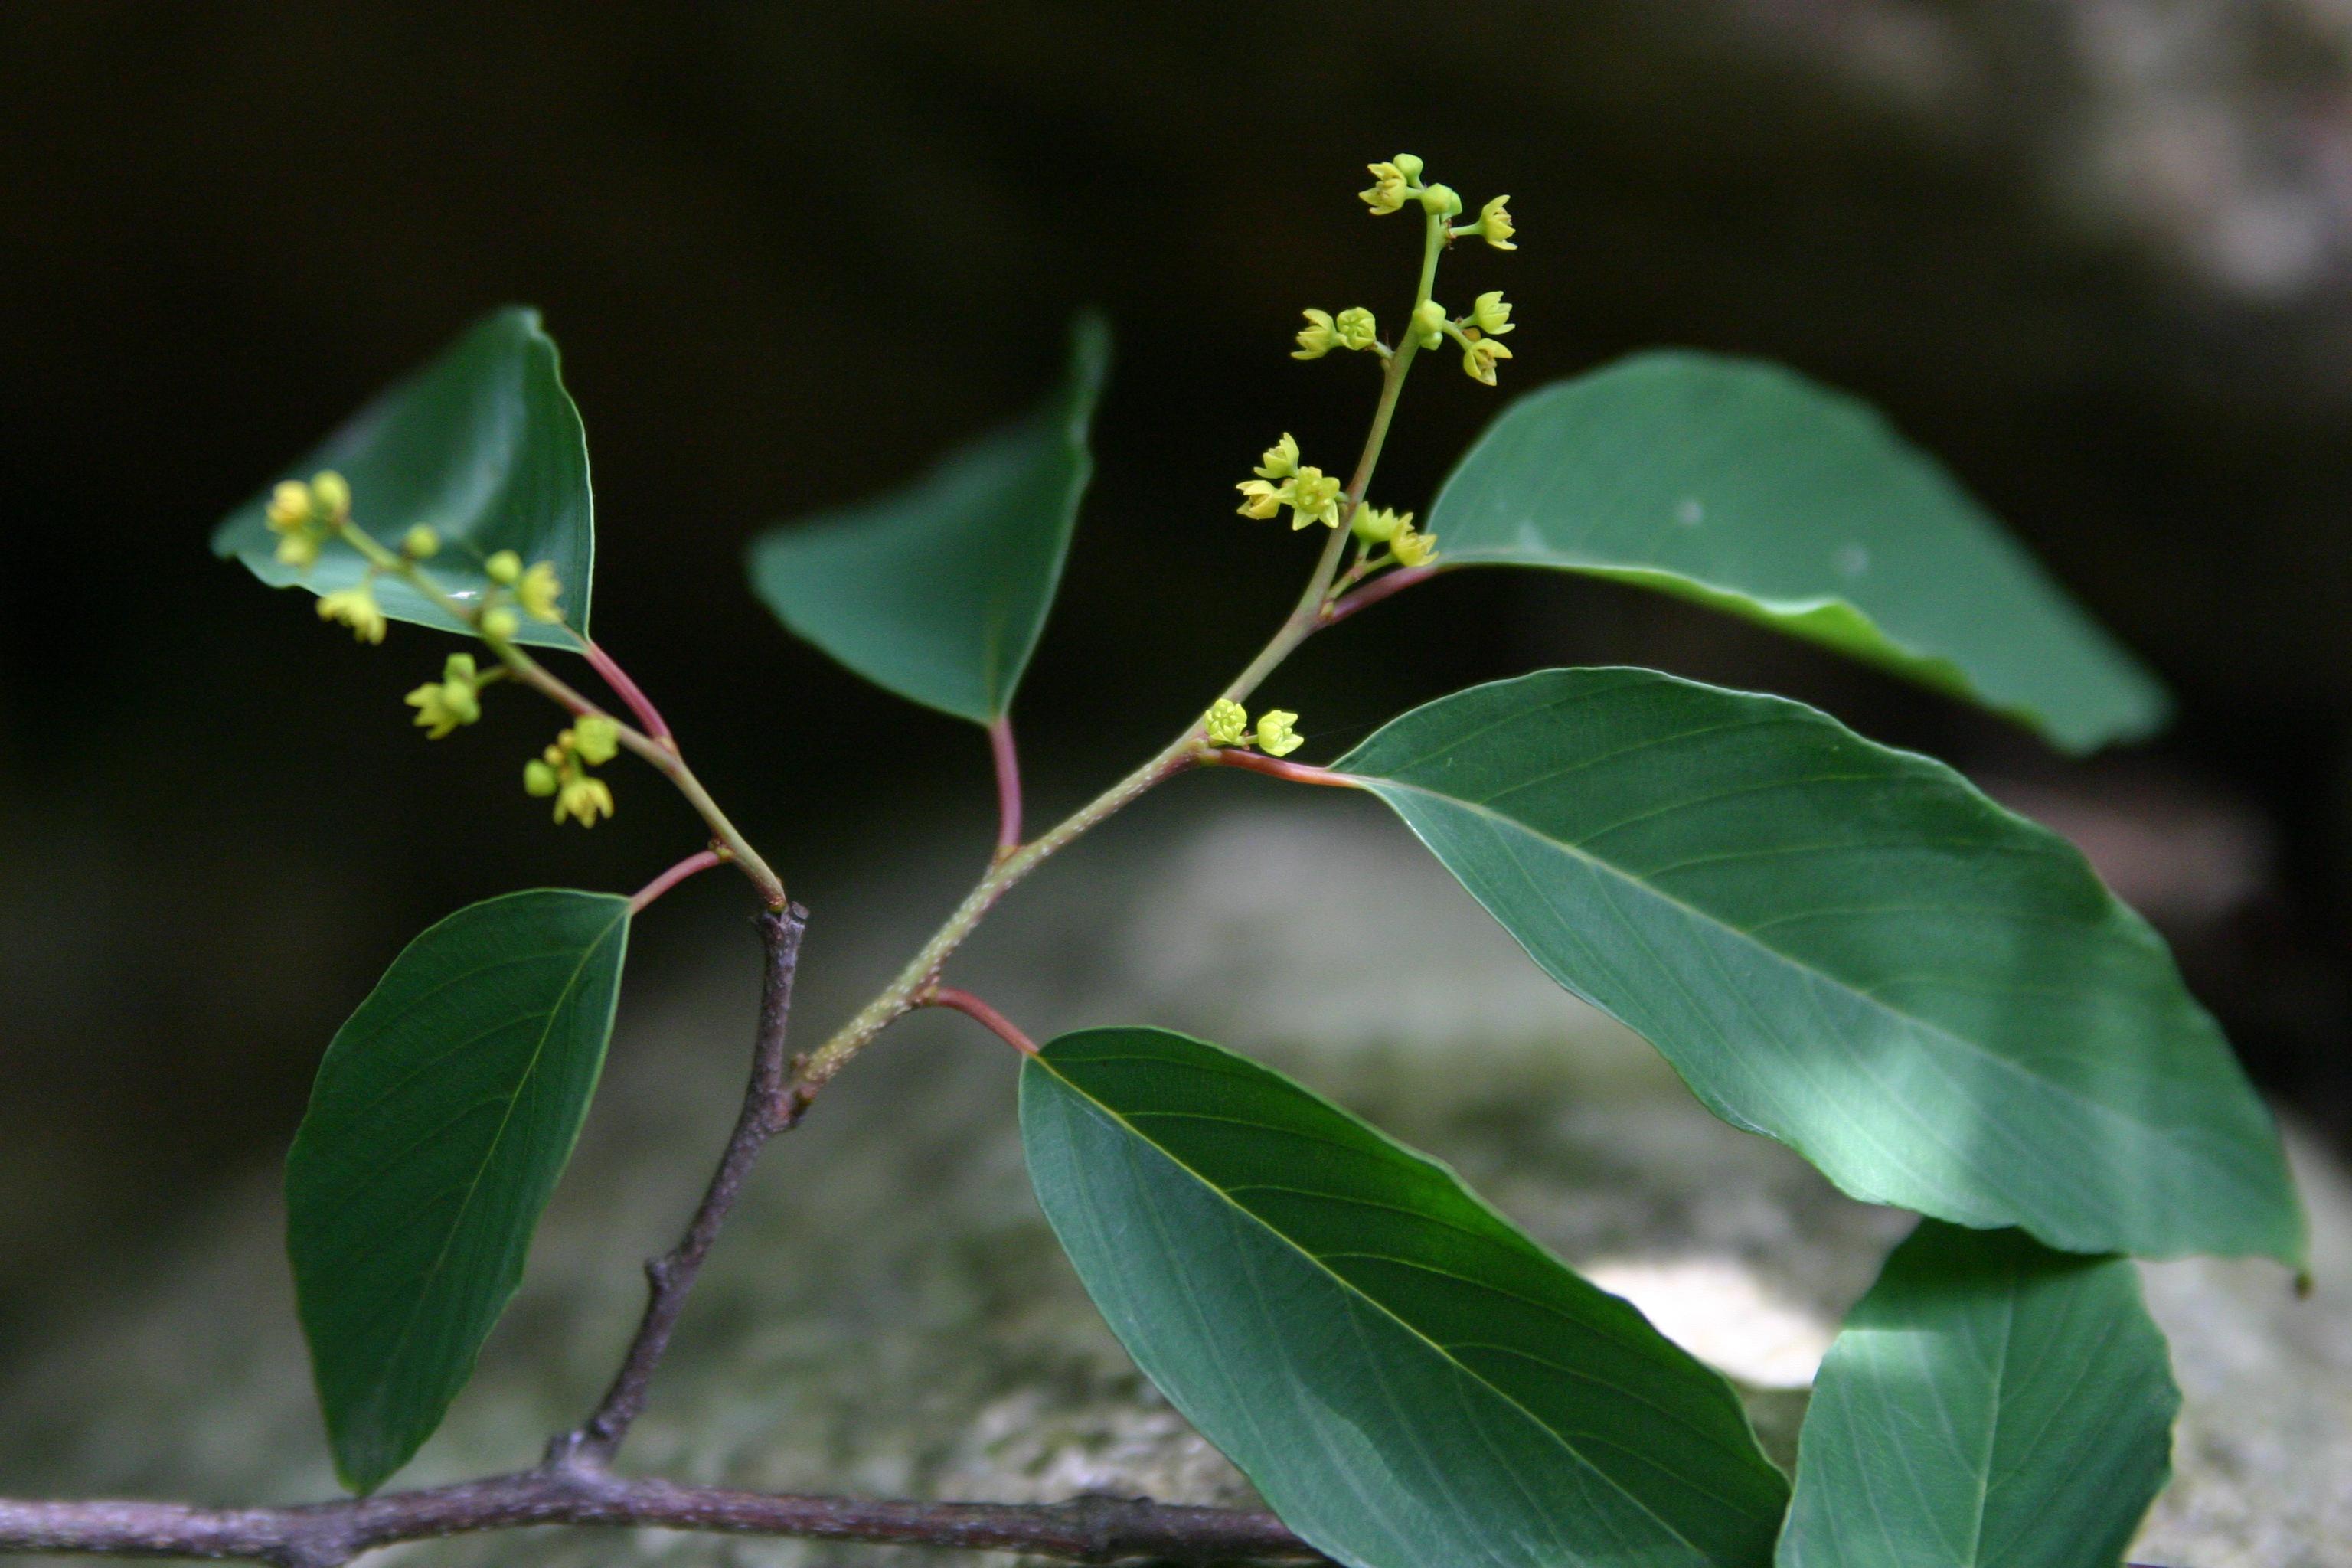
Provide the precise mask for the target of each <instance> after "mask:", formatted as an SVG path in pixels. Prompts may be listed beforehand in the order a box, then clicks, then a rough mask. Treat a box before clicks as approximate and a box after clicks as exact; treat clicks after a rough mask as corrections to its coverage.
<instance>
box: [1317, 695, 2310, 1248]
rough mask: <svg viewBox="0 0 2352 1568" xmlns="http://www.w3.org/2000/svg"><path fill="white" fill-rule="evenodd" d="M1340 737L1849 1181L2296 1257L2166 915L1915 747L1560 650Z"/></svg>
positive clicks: (1514, 929) (1793, 1141)
mask: <svg viewBox="0 0 2352 1568" xmlns="http://www.w3.org/2000/svg"><path fill="white" fill-rule="evenodd" d="M1337 765H1338V767H1339V770H1340V771H1341V772H1343V773H1351V774H1354V775H1356V776H1357V777H1358V778H1360V780H1361V781H1362V783H1363V784H1364V785H1365V787H1367V788H1369V789H1370V790H1371V791H1372V792H1373V793H1375V794H1377V795H1380V796H1381V799H1383V800H1384V801H1386V802H1387V803H1388V804H1389V805H1390V806H1391V807H1392V808H1393V809H1394V810H1395V811H1396V812H1397V814H1398V815H1399V816H1402V817H1403V818H1404V819H1405V821H1406V822H1407V823H1408V824H1409V825H1410V826H1412V829H1413V831H1414V832H1415V833H1417V834H1419V835H1420V836H1421V837H1422V839H1423V842H1425V843H1426V844H1428V846H1429V847H1431V848H1432V849H1433V850H1434V851H1435V852H1436V854H1437V857H1438V858H1439V859H1441V860H1443V861H1444V863H1445V865H1446V867H1447V868H1448V869H1450V870H1451V871H1453V873H1454V876H1456V877H1457V878H1459V879H1461V881H1462V883H1463V885H1464V886H1465V887H1466V888H1468V889H1470V891H1471V892H1472V893H1473V894H1474V895H1475V897H1476V898H1477V899H1478V900H1479V901H1480V902H1481V903H1483V904H1485V905H1486V908H1487V910H1489V911H1491V912H1492V913H1493V914H1494V915H1495V917H1496V919H1497V920H1499V921H1502V923H1503V924H1504V926H1505V927H1506V928H1507V929H1508V930H1509V931H1510V932H1511V934H1512V935H1513V936H1515V937H1517V939H1518V942H1519V943H1520V945H1521V946H1523V947H1525V948H1526V949H1527V951H1528V953H1529V954H1530V955H1531V956H1532V957H1533V958H1534V959H1535V960H1536V962H1537V963H1539V964H1541V965H1542V966H1543V968H1544V969H1545V971H1546V972H1547V973H1549V974H1550V975H1551V976H1552V978H1553V979H1555V980H1557V981H1559V983H1560V984H1562V985H1565V986H1566V987H1568V988H1569V989H1570V991H1573V992H1575V993H1576V994H1578V995H1580V996H1582V997H1584V998H1585V999H1586V1000H1588V1001H1590V1002H1591V1003H1593V1004H1594V1005H1597V1006H1599V1007H1601V1008H1602V1009H1604V1010H1605V1011H1607V1012H1609V1013H1612V1014H1613V1015H1615V1016H1617V1017H1619V1018H1621V1019H1622V1020H1623V1021H1624V1022H1625V1023H1627V1024H1628V1025H1630V1026H1633V1028H1634V1029H1635V1030H1637V1031H1639V1032H1640V1033H1641V1034H1642V1035H1643V1036H1644V1037H1647V1038H1648V1039H1649V1040H1650V1042H1651V1043H1652V1044H1653V1045H1654V1046H1656V1047H1658V1049H1659V1050H1660V1051H1662V1052H1664V1054H1665V1056H1666V1058H1668V1059H1669V1060H1670V1061H1672V1062H1673V1063H1674V1065H1675V1068H1676V1069H1677V1070H1678V1071H1679V1072H1680V1073H1681V1074H1682V1076H1683V1078H1684V1079H1685V1080H1686V1081H1687V1082H1688V1083H1689V1084H1690V1086H1691V1088H1692V1089H1695V1090H1696V1092H1697V1094H1698V1096H1699V1098H1700V1099H1701V1100H1705V1101H1706V1104H1707V1105H1708V1107H1709V1108H1711V1109H1712V1110H1714V1111H1715V1112H1716V1113H1717V1115H1719V1116H1721V1117H1723V1118H1724V1119H1725V1120H1726V1121H1730V1122H1731V1123H1733V1124H1734V1125H1735V1126H1738V1127H1743V1128H1747V1129H1748V1130H1750V1131H1759V1132H1763V1133H1766V1134H1769V1136H1771V1137H1774V1138H1777V1139H1780V1141H1781V1142H1786V1143H1788V1144H1789V1145H1790V1146H1791V1147H1793V1148H1795V1149H1796V1150H1797V1151H1798V1152H1801V1153H1802V1154H1804V1155H1805V1156H1806V1157H1807V1158H1808V1159H1810V1160H1811V1161H1812V1162H1813V1163H1814V1164H1816V1165H1818V1166H1820V1167H1821V1169H1822V1172H1823V1173H1826V1174H1827V1175H1828V1176H1829V1177H1830V1179H1831V1180H1832V1181H1834V1182H1835V1183H1837V1184H1839V1185H1840V1186H1842V1187H1843V1188H1844V1189H1845V1190H1846V1191H1847V1192H1849V1193H1851V1194H1853V1195H1854V1196H1856V1197H1859V1198H1863V1199H1864V1200H1866V1201H1869V1202H1873V1203H1884V1204H1893V1205H1898V1206H1900V1207H1904V1208H1909V1209H1916V1210H1917V1211H1919V1212H1921V1213H1924V1214H1930V1215H1937V1216H1938V1217H1940V1218H1944V1219H1949V1220H1955V1221H1958V1222H1959V1223H1961V1224H1964V1225H1975V1226H2005V1225H2014V1226H2023V1227H2024V1228H2025V1229H2027V1230H2030V1231H2032V1232H2033V1233H2034V1234H2035V1235H2036V1236H2038V1237H2041V1238H2042V1240H2044V1241H2047V1242H2049V1243H2050V1244H2051V1245H2053V1246H2054V1247H2063V1248H2066V1249H2069V1250H2072V1251H2078V1252H2136V1253H2139V1254H2143V1255H2145V1256H2149V1257H2158V1258H2162V1257H2172V1256H2177V1255H2179V1254H2183V1253H2190V1252H2221V1253H2267V1254H2270V1255H2272V1256H2273V1257H2277V1258H2283V1259H2285V1260H2288V1261H2293V1260H2294V1259H2296V1258H2298V1257H2299V1256H2300V1254H2301V1251H2302V1247H2303V1237H2302V1227H2301V1222H2300V1218H2299V1215H2298V1214H2297V1211H2296V1207H2295V1202H2294V1194H2293V1192H2292V1191H2291V1189H2290V1187H2289V1185H2288V1181H2287V1175H2286V1168H2285V1163H2284V1158H2283V1156H2282V1154H2281V1152H2280V1149H2279V1144H2278V1139H2277V1135H2276V1132H2275V1130H2274V1129H2273V1127H2272V1125H2271V1121H2270V1118H2269V1116H2268V1114H2267V1112H2266V1111H2265V1110H2264V1109H2263V1105H2262V1102H2261V1101H2260V1100H2258V1099H2257V1098H2256V1097H2255V1095H2254V1092H2253V1090H2252V1088H2251V1087H2250V1086H2249V1085H2248V1084H2247V1082H2246V1080H2245V1078H2244V1075H2243V1074H2242V1072H2241V1071H2240V1070H2239V1068H2238V1066H2237V1063H2236V1061H2235V1060H2234V1059H2233V1058H2232V1057H2231V1053H2230V1048H2229V1045H2228V1043H2227V1042H2226V1041H2225V1040H2224V1039H2223V1038H2222V1037H2221V1031H2220V1029H2219V1028H2218V1027H2216V1026H2215V1025H2214V1023H2213V1020H2212V1019H2211V1018H2210V1016H2208V1015H2207V1014H2206V1013H2205V1011H2204V1010H2203V1009H2202V1008H2200V1006H2198V1005H2197V1003H2196V1001H2195V1000H2194V999H2193V998H2192V997H2190V995H2189V993H2188V990H2187V989H2186V988H2185V987H2184V986H2183V985H2182V984H2181V981H2180V977H2179V972H2178V971H2177V970H2176V969H2175V968H2174V967H2173V963H2172V960H2171V956H2170V954H2169V953H2168V952H2167V951H2166V949H2165V946H2164V943H2163V942H2162V940H2161V939H2159V938H2158V936H2157V935H2156V933H2155V932H2154V931H2151V930H2149V928H2148V926H2147V922H2145V921H2142V920H2140V919H2139V917H2138V916H2137V915H2135V914H2133V913H2132V912H2131V911H2130V910H2127V909H2126V908H2125V907H2124V906H2123V905H2122V904H2121V903H2119V902H2117V901H2116V899H2115V897H2114V896H2113V895H2112V894H2110V893H2109V892H2108V891H2107V890H2106V889H2105V888H2104V887H2103V886H2101V885H2100V883H2099V881H2098V879H2097V878H2096V877H2095V875H2094V874H2093V873H2092V871H2091V869H2090V868H2089V866H2088V865H2087V864H2086V863H2085V862H2084V859H2083V858H2082V856H2081V855H2080V854H2079V853H2077V852H2076V851H2075V850H2074V847H2072V846H2071V845H2069V844H2067V843H2066V842H2065V841H2064V840H2063V839H2062V838H2060V837H2057V836H2056V835H2055V834H2053V833H2050V832H2048V831H2047V830H2045V829H2043V828H2042V827H2039V826H2035V825H2034V824H2032V823H2030V822H2027V821H2026V820H2025V819H2023V818H2022V817H2020V816H2015V815H2013V814H2011V813H2010V812H2008V811H2005V810H2003V809H2002V808H2001V807H2000V806H1998V805H1994V804H1993V803H1992V802H1991V801H1990V800H1989V799H1987V798H1986V797H1985V796H1984V795H1982V794H1980V793H1979V791H1978V790H1977V789H1976V788H1975V787H1974V786H1973V785H1971V784H1969V782H1968V781H1967V780H1966V779H1964V778H1962V777H1961V776H1960V775H1959V774H1958V773H1954V772H1953V771H1952V770H1951V769H1949V768H1948V767H1945V766H1944V765H1943V764H1942V763H1937V762H1933V761H1930V760H1929V759H1927V758H1926V757H1921V756H1916V755H1914V754H1912V753H1910V752H1897V751H1893V750H1890V749H1888V748H1886V747H1884V746H1879V745H1874V744H1873V743H1872V742H1868V741H1864V740H1863V739H1862V738H1861V737H1859V736H1857V735H1855V734H1853V732H1852V731H1848V730H1846V729H1845V728H1844V727H1843V726H1842V725H1840V724H1839V723H1838V722H1837V721H1835V720H1833V719H1831V718H1830V717H1828V716H1827V715H1826V714H1822V713H1820V712H1817V711H1815V710H1812V709H1811V708H1807V707H1805V706H1803V705H1802V704H1800V703H1795V702H1790V701H1785V700H1780V699H1779V698H1772V697H1759V696H1754V695H1750V694H1748V693H1744V692H1735V691H1725V690H1721V689H1717V688H1714V687H1708V686H1701V685H1697V684H1695V683H1693V682H1690V681H1685V680H1678V679H1674V678H1673V677H1671V676H1664V675H1660V674H1657V673H1655V672H1654V671H1650V670H1640V669H1556V670H1547V671H1543V672H1541V673H1538V674H1535V675H1530V676H1526V677H1523V678H1521V679H1517V680H1507V681H1499V682H1496V684H1494V685H1490V686H1480V687H1475V688H1473V689H1470V690H1467V691H1463V692H1458V693H1456V694H1455V695H1454V696H1451V697H1446V698H1441V699H1440V700H1437V701H1435V702H1433V703H1430V704H1428V705H1427V706H1425V707H1423V708H1419V709H1416V710H1413V711H1412V712H1411V713H1408V714H1406V715H1405V716H1403V717H1402V718H1401V719H1398V720H1396V721H1393V722H1392V723H1391V724H1389V725H1388V726H1387V727H1386V728H1384V729H1382V730H1381V731H1379V732H1378V733H1376V734H1375V735H1373V736H1372V737H1371V738H1370V740H1368V741H1367V742H1364V744H1362V745H1361V746H1360V747H1358V748H1357V749H1356V751H1355V752H1352V753H1351V754H1350V755H1349V756H1348V757H1346V758H1344V759H1343V760H1342V761H1341V762H1340V763H1338V764H1337Z"/></svg>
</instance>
